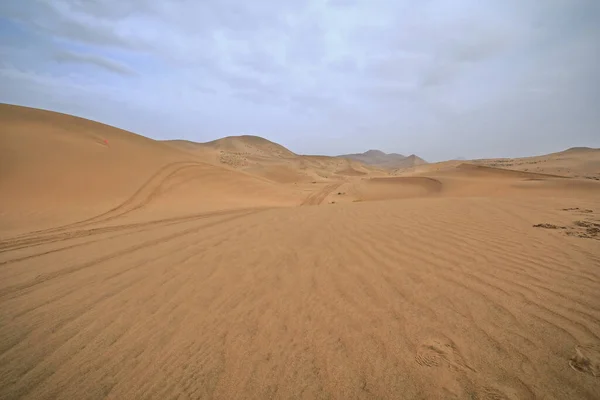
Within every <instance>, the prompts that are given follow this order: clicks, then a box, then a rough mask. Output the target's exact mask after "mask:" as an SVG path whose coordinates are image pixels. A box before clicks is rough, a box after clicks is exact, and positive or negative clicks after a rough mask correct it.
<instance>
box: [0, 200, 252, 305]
mask: <svg viewBox="0 0 600 400" xmlns="http://www.w3.org/2000/svg"><path fill="white" fill-rule="evenodd" d="M262 211H263V210H256V211H250V212H246V213H244V214H242V215H236V216H233V217H229V218H226V219H224V220H220V221H216V222H214V223H212V224H207V225H201V226H196V227H193V228H189V229H185V230H183V231H181V232H176V233H173V234H170V235H167V236H163V237H160V238H157V239H153V240H149V241H146V242H144V243H140V244H138V245H135V246H131V247H128V248H125V249H123V250H120V251H118V252H115V253H111V254H108V255H105V256H102V257H98V258H96V259H94V260H91V261H88V262H86V263H83V264H79V265H73V266H71V267H67V268H64V269H61V270H58V271H54V272H52V273H48V274H45V275H39V276H38V277H36V278H35V279H34V280H33V281H30V282H25V283H22V284H18V285H12V286H7V287H4V288H2V289H0V298H3V297H5V296H7V295H9V294H13V293H15V292H19V291H22V290H25V289H29V288H31V287H34V286H37V285H39V284H42V283H45V282H47V281H50V280H53V279H56V278H59V277H61V276H63V275H67V274H71V273H73V272H77V271H80V270H83V269H86V268H90V267H93V266H95V265H97V264H100V263H102V262H105V261H109V260H112V259H114V258H117V257H122V256H124V255H127V254H130V253H133V252H135V251H138V250H141V249H144V248H148V247H150V246H153V245H156V244H159V243H164V242H168V241H171V240H173V239H177V238H180V237H183V236H186V235H189V234H192V233H195V232H198V231H199V230H200V229H204V228H208V227H211V226H214V225H217V224H221V223H224V222H230V221H233V220H236V219H238V218H242V217H245V216H248V215H252V214H257V213H259V212H262Z"/></svg>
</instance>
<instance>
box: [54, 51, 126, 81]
mask: <svg viewBox="0 0 600 400" xmlns="http://www.w3.org/2000/svg"><path fill="white" fill-rule="evenodd" d="M54 59H55V60H56V61H58V62H67V63H68V62H71V63H81V64H90V65H93V66H96V67H100V68H103V69H105V70H107V71H110V72H115V73H117V74H121V75H127V76H132V75H136V72H135V71H134V70H132V69H131V68H129V67H128V66H127V65H125V64H123V63H120V62H118V61H115V60H111V59H110V58H106V57H102V56H99V55H94V54H88V53H77V52H72V51H66V50H62V51H58V52H56V53H55V54H54Z"/></svg>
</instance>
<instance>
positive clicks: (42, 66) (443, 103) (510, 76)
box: [0, 0, 600, 161]
mask: <svg viewBox="0 0 600 400" xmlns="http://www.w3.org/2000/svg"><path fill="white" fill-rule="evenodd" d="M599 43H600V1H598V0H487V1H483V0H309V1H301V0H257V1H243V0H198V1H193V0H170V1H163V0H129V1H128V0H3V1H1V2H0V102H4V103H15V104H22V105H28V106H33V107H40V108H46V109H51V110H56V111H61V112H66V113H69V114H75V115H79V116H83V117H86V118H91V119H94V120H98V121H101V122H104V123H108V124H111V125H115V126H118V127H121V128H124V129H128V130H131V131H134V132H136V133H139V134H143V135H145V136H150V137H153V138H157V139H171V138H183V139H188V140H194V141H208V140H212V139H215V138H218V137H222V136H227V135H240V134H254V135H259V136H263V137H266V138H268V139H271V140H273V141H276V142H279V143H281V144H283V145H285V146H287V147H289V148H291V149H292V150H294V151H296V152H300V153H311V154H340V153H348V152H362V151H365V150H368V149H371V148H377V149H381V150H384V151H387V152H398V153H402V154H411V153H415V154H418V155H420V156H422V157H424V158H425V159H428V160H430V161H436V160H443V159H449V158H454V157H467V158H479V157H492V156H524V155H533V154H543V153H548V152H552V151H558V150H562V149H565V148H568V147H572V146H592V147H600V112H599V110H600V45H599Z"/></svg>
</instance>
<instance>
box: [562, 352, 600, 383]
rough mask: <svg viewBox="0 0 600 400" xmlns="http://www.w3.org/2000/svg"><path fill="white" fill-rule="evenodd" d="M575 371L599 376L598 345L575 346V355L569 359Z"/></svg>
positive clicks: (599, 356)
mask: <svg viewBox="0 0 600 400" xmlns="http://www.w3.org/2000/svg"><path fill="white" fill-rule="evenodd" d="M569 365H570V366H571V368H573V369H574V370H575V371H579V372H583V373H586V374H589V375H592V376H594V377H600V345H599V344H589V345H584V346H575V355H574V356H573V357H572V358H571V360H569Z"/></svg>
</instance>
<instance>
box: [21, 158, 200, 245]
mask: <svg viewBox="0 0 600 400" xmlns="http://www.w3.org/2000/svg"><path fill="white" fill-rule="evenodd" d="M203 165H204V164H202V163H198V162H174V163H171V164H167V165H165V166H163V167H162V168H160V169H159V170H158V171H157V172H155V173H154V175H152V176H151V177H150V178H149V179H148V180H147V181H146V182H145V183H144V184H143V185H142V186H141V187H140V188H138V190H137V191H136V192H135V193H134V194H133V195H131V196H130V197H129V198H128V199H127V200H125V201H124V202H123V203H121V204H119V205H117V206H115V207H113V208H112V209H110V210H108V211H106V212H104V213H102V214H99V215H96V216H93V217H90V218H87V219H84V220H81V221H77V222H73V223H70V224H67V225H61V226H58V227H54V228H49V229H43V230H38V231H33V232H29V233H25V234H23V235H19V236H17V237H15V239H20V238H27V237H30V236H36V235H39V234H44V233H54V232H60V231H64V230H67V229H71V228H75V227H81V226H86V225H91V224H97V223H101V222H107V221H110V220H112V219H115V218H118V217H121V216H123V215H125V214H127V213H130V212H132V211H135V210H139V209H141V208H143V207H145V206H146V205H148V203H150V202H151V200H152V199H153V198H154V197H156V196H157V195H158V194H159V193H160V190H161V188H162V187H163V186H164V185H165V184H166V183H168V181H169V180H170V179H172V178H173V177H174V176H175V175H177V174H178V173H180V172H182V171H184V170H186V169H189V168H198V167H201V166H203Z"/></svg>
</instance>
